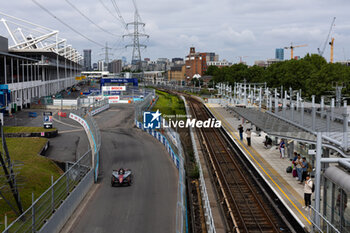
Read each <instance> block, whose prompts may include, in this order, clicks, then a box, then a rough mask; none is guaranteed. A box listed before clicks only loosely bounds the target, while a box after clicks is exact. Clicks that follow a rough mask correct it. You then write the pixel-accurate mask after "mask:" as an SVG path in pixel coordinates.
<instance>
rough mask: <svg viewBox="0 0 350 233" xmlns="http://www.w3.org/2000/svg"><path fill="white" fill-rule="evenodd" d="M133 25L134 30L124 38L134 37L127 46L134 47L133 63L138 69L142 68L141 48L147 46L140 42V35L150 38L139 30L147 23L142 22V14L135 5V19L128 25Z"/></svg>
mask: <svg viewBox="0 0 350 233" xmlns="http://www.w3.org/2000/svg"><path fill="white" fill-rule="evenodd" d="M130 25H132V26H133V27H134V32H132V33H129V34H125V35H123V38H124V37H126V36H128V37H132V38H133V43H132V44H129V45H126V46H125V48H128V47H132V48H133V49H132V59H131V64H132V65H136V69H139V70H141V69H142V65H141V50H140V48H146V47H147V46H146V45H144V44H140V37H146V38H149V35H147V34H144V33H140V32H139V30H140V29H141V28H144V27H145V24H144V23H142V22H141V20H140V15H139V13H138V10H137V8H136V7H135V14H134V21H133V22H131V23H127V24H126V27H128V26H130Z"/></svg>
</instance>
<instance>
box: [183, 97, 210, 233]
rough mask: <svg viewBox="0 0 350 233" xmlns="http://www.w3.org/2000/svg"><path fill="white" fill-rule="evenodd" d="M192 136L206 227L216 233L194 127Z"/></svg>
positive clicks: (191, 132)
mask: <svg viewBox="0 0 350 233" xmlns="http://www.w3.org/2000/svg"><path fill="white" fill-rule="evenodd" d="M181 98H182V100H183V101H184V104H185V108H186V115H187V116H189V115H191V114H190V111H189V107H188V105H187V102H186V99H185V98H184V97H183V96H181ZM190 135H191V141H192V147H193V152H194V157H195V159H196V164H197V166H198V170H199V184H200V189H201V197H202V203H203V208H204V216H205V220H206V225H207V232H208V233H215V232H216V230H215V225H214V219H213V215H212V212H211V207H210V201H209V197H208V192H207V187H206V185H205V181H204V176H203V170H202V165H201V162H200V159H199V155H198V150H197V146H196V141H195V139H194V132H193V129H192V127H190Z"/></svg>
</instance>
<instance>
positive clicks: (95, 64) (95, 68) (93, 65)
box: [92, 62, 98, 70]
mask: <svg viewBox="0 0 350 233" xmlns="http://www.w3.org/2000/svg"><path fill="white" fill-rule="evenodd" d="M97 68H98V66H97V63H96V62H95V63H94V64H92V70H97Z"/></svg>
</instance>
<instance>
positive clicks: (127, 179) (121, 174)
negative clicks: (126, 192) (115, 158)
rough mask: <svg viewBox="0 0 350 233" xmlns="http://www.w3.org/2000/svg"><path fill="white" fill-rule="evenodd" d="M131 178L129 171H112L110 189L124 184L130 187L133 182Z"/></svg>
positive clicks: (121, 169) (122, 169)
mask: <svg viewBox="0 0 350 233" xmlns="http://www.w3.org/2000/svg"><path fill="white" fill-rule="evenodd" d="M132 178H133V176H132V173H131V170H130V169H124V168H120V169H119V170H113V172H112V178H111V185H112V187H113V186H115V185H118V186H122V185H124V184H126V185H127V186H130V185H131V184H132V181H133V180H132Z"/></svg>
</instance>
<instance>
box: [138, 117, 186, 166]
mask: <svg viewBox="0 0 350 233" xmlns="http://www.w3.org/2000/svg"><path fill="white" fill-rule="evenodd" d="M135 125H136V127H137V128H140V129H142V130H144V131H146V132H147V133H149V134H150V135H152V136H153V137H155V138H156V139H157V140H158V141H160V142H161V143H162V144H163V145H164V146H165V148H166V150H167V151H168V153H169V155H170V157H171V159H172V160H173V162H174V164H175V166H176V168H177V169H179V168H180V159H179V156H178V155H177V154H176V153H175V152H174V150H173V148H171V144H170V143H169V141H168V139H167V138H166V137H165V136H163V135H162V134H161V133H159V132H157V131H155V130H153V129H145V128H144V127H143V124H142V122H138V121H137V120H135Z"/></svg>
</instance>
